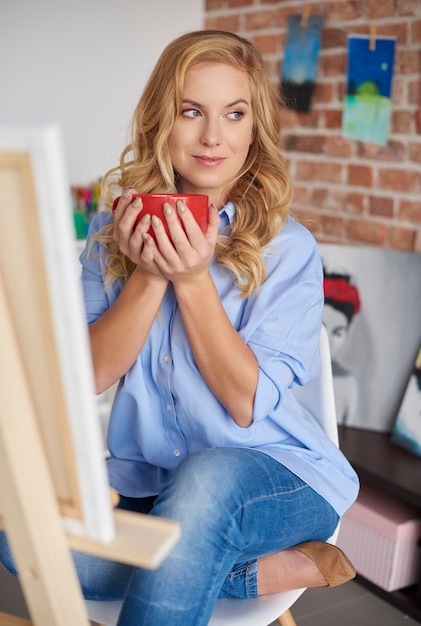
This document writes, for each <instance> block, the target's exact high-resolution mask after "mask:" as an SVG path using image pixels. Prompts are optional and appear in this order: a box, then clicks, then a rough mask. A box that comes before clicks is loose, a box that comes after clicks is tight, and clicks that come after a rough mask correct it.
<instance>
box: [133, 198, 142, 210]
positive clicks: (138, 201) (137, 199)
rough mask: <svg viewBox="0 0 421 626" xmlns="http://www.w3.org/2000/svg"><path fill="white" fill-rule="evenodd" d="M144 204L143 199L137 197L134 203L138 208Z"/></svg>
mask: <svg viewBox="0 0 421 626" xmlns="http://www.w3.org/2000/svg"><path fill="white" fill-rule="evenodd" d="M141 204H142V200H141V199H140V198H136V200H135V201H134V202H133V203H132V207H134V208H135V209H137V207H138V206H140V205H141Z"/></svg>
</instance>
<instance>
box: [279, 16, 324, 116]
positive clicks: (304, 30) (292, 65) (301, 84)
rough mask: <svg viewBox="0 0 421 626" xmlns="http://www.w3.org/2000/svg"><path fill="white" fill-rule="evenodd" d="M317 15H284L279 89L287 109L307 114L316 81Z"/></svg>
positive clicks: (319, 20) (319, 22)
mask: <svg viewBox="0 0 421 626" xmlns="http://www.w3.org/2000/svg"><path fill="white" fill-rule="evenodd" d="M322 27H323V17H322V16H321V15H310V16H304V15H290V16H288V32H287V42H286V46H285V55H284V60H283V64H282V77H281V92H282V95H283V97H284V99H285V104H286V106H287V107H288V108H290V109H293V110H295V111H298V112H300V113H308V111H309V110H310V104H311V97H312V95H313V88H314V84H315V82H316V74H317V66H318V62H319V54H320V47H321V33H322Z"/></svg>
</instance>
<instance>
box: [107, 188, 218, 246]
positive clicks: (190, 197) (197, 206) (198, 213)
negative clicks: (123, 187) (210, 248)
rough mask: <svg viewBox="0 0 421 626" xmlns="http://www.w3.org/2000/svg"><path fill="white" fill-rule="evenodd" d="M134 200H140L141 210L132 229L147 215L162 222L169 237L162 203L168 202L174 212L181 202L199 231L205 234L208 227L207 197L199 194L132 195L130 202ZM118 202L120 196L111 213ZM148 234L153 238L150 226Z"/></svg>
mask: <svg viewBox="0 0 421 626" xmlns="http://www.w3.org/2000/svg"><path fill="white" fill-rule="evenodd" d="M135 198H141V199H142V203H143V206H142V209H141V210H140V211H139V215H138V216H137V218H136V221H135V223H134V228H136V226H137V224H138V223H139V221H140V219H141V217H142V215H146V214H147V213H149V215H150V216H151V217H152V216H153V215H156V216H157V217H159V218H160V220H161V221H162V224H163V226H164V228H165V230H166V232H167V235H168V236H170V234H169V231H168V227H167V222H166V219H165V216H164V202H168V204H170V205H171V206H172V207H173V209H174V210H176V208H177V207H176V203H177V202H178V201H181V202H183V204H185V205H186V206H187V207H188V208H189V209H190V211H191V212H192V214H193V217H194V218H195V220H196V222H197V223H198V225H199V226H200V228H201V230H202V231H203V232H205V230H206V228H207V225H208V205H209V198H208V196H205V195H201V194H181V193H134V194H133V195H132V202H133V201H134V199H135ZM119 200H120V196H119V197H118V198H116V199H115V200H114V202H113V209H112V210H113V213H114V211H115V210H116V208H117V204H118V201H119ZM148 233H149V234H150V235H151V237H153V238H154V239H155V241H156V238H155V233H154V231H153V228H152V226H151V227H150V228H149V230H148Z"/></svg>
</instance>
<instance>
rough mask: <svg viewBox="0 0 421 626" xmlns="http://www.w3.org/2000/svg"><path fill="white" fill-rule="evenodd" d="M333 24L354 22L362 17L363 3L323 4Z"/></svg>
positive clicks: (352, 0)
mask: <svg viewBox="0 0 421 626" xmlns="http://www.w3.org/2000/svg"><path fill="white" fill-rule="evenodd" d="M321 7H323V8H324V10H325V12H326V13H327V16H328V17H329V18H330V20H331V22H332V23H333V22H342V21H344V20H354V19H356V18H357V17H361V2H360V1H359V0H347V1H345V2H343V1H341V2H332V3H325V5H323V4H321V5H320V8H321Z"/></svg>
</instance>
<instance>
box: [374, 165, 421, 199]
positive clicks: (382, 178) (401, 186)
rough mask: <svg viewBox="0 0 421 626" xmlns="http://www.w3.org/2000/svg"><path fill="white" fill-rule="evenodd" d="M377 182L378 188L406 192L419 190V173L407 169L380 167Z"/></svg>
mask: <svg viewBox="0 0 421 626" xmlns="http://www.w3.org/2000/svg"><path fill="white" fill-rule="evenodd" d="M378 184H379V187H380V189H390V190H392V191H405V192H407V193H411V192H419V191H420V190H421V174H420V173H419V172H408V171H407V170H396V169H380V170H379V180H378Z"/></svg>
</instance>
